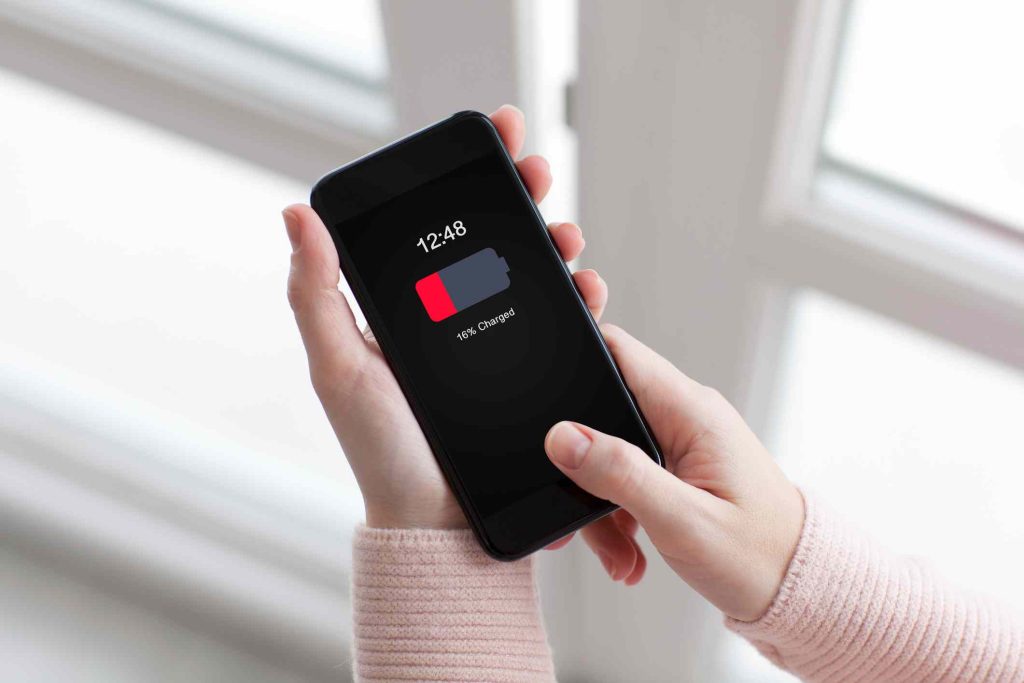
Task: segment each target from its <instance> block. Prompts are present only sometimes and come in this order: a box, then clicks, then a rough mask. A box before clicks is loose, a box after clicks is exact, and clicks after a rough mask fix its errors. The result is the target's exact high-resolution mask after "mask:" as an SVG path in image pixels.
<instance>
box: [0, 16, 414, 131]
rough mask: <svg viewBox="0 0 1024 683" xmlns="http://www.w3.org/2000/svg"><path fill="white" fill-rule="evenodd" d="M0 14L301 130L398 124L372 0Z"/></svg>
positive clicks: (24, 26)
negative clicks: (388, 90) (389, 89)
mask: <svg viewBox="0 0 1024 683" xmlns="http://www.w3.org/2000/svg"><path fill="white" fill-rule="evenodd" d="M5 16H9V17H11V18H13V19H14V22H15V24H16V25H17V26H18V27H19V30H28V31H30V32H33V33H36V34H38V35H40V36H42V37H44V38H45V39H47V40H53V39H55V40H56V41H58V42H59V43H63V44H67V45H71V46H74V47H75V48H77V49H84V50H85V51H86V53H87V54H89V55H90V56H91V55H96V54H99V55H103V56H104V57H105V58H107V59H112V60H113V61H114V62H118V63H122V64H125V65H127V66H128V68H130V69H132V70H137V71H141V72H143V73H144V74H145V75H146V77H147V80H151V81H152V82H154V83H159V82H164V81H166V82H168V83H172V84H174V85H175V86H177V87H181V86H184V87H186V88H187V89H189V91H190V92H199V93H201V94H202V95H203V96H204V97H207V98H212V99H215V100H221V101H226V102H229V103H231V104H233V105H235V106H238V105H241V106H242V107H243V108H244V109H247V110H249V111H251V112H253V113H254V114H255V113H258V114H259V115H263V116H271V117H274V118H276V119H277V120H279V121H282V122H284V123H285V124H286V125H288V126H290V127H292V128H295V129H299V130H304V131H306V132H307V133H308V132H312V133H314V134H316V133H319V134H321V135H324V134H325V133H330V134H333V135H338V131H339V130H341V131H344V132H347V133H348V134H349V135H350V136H361V137H362V138H365V139H369V140H371V141H382V140H383V139H384V138H385V137H386V136H387V135H388V134H389V133H390V132H391V131H392V129H393V127H394V125H395V112H394V107H393V103H392V101H391V97H390V96H389V94H388V92H387V79H388V68H387V60H386V58H385V50H384V39H383V30H382V24H381V17H380V12H379V6H378V3H377V2H376V0H344V1H342V0H338V1H337V2H330V1H329V0H296V1H295V2H287V3H274V2H271V1H270V0H259V1H258V2H243V1H242V0H213V1H210V2H204V1H201V0H94V1H93V2H89V3H81V2H76V1H75V0H54V1H53V2H48V3H37V2H32V0H6V2H4V3H2V4H0V18H3V17H5ZM147 85H148V84H147ZM171 97H173V98H174V99H175V100H178V101H180V93H177V92H175V93H174V94H173V95H171ZM163 106H165V107H166V106H167V104H166V102H163Z"/></svg>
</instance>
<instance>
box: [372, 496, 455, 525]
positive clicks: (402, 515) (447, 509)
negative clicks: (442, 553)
mask: <svg viewBox="0 0 1024 683" xmlns="http://www.w3.org/2000/svg"><path fill="white" fill-rule="evenodd" d="M365 510H366V526H367V527H369V528H371V529H466V528H468V527H469V524H468V523H467V522H466V516H465V515H463V514H462V510H461V509H460V508H459V506H458V505H457V504H456V503H455V501H454V500H453V501H451V503H450V504H444V505H441V506H430V507H422V506H403V505H394V504H391V505H371V504H370V503H369V502H367V503H366V504H365Z"/></svg>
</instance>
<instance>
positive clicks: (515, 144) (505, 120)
mask: <svg viewBox="0 0 1024 683" xmlns="http://www.w3.org/2000/svg"><path fill="white" fill-rule="evenodd" d="M491 123H493V124H494V127H495V128H497V129H498V135H500V136H501V139H502V141H503V142H504V143H505V148H506V149H507V150H508V155H509V156H510V157H512V158H513V159H515V158H517V157H518V156H519V153H520V152H521V151H523V141H524V140H525V139H526V117H525V116H523V112H521V111H520V110H519V109H518V108H517V107H514V106H512V105H511V104H503V105H501V106H500V107H498V110H497V111H496V112H494V113H493V114H491Z"/></svg>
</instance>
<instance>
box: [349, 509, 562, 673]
mask: <svg viewBox="0 0 1024 683" xmlns="http://www.w3.org/2000/svg"><path fill="white" fill-rule="evenodd" d="M352 594H353V602H354V622H355V656H354V658H353V659H354V661H355V667H356V676H357V678H358V679H359V680H393V679H398V678H401V679H417V680H445V681H484V680H486V681H538V680H542V681H550V680H554V672H553V668H552V664H551V654H550V651H549V649H548V645H547V637H546V634H545V632H544V627H543V622H542V621H541V613H540V604H539V600H538V595H537V589H536V582H535V581H534V568H533V561H532V559H529V558H528V559H525V560H520V561H518V562H498V561H496V560H493V559H491V558H490V557H488V556H487V555H486V554H484V552H483V551H482V550H481V549H480V547H479V545H478V544H477V542H476V540H475V539H474V537H473V535H472V532H471V531H468V530H427V529H370V528H368V527H365V526H360V527H359V528H358V529H357V531H356V536H355V541H354V552H353V585H352Z"/></svg>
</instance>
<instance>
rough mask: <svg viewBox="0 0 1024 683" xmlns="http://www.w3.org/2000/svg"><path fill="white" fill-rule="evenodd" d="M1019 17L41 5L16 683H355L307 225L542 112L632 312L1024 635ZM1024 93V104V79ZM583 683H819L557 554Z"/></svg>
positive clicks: (980, 6)
mask: <svg viewBox="0 0 1024 683" xmlns="http://www.w3.org/2000/svg"><path fill="white" fill-rule="evenodd" d="M1022 25H1024V6H1022V5H1021V3H1020V2H1018V1H1016V0H977V1H976V2H971V3H965V2H954V1H953V0H948V1H947V0H938V1H936V0H889V1H883V0H853V1H849V2H846V1H841V0H819V1H817V2H814V1H810V0H808V1H806V2H805V1H802V0H769V1H764V2H747V1H744V0H726V1H723V0H679V1H677V2H644V3H616V2H611V1H608V2H580V3H578V4H577V3H574V2H572V1H571V0H547V1H545V2H541V0H493V1H491V2H487V3H482V2H472V1H471V0H461V1H459V0H439V1H435V2H431V3H418V2H413V1H412V0H406V1H402V0H290V1H289V2H286V3H280V2H272V1H271V0H88V2H85V1H83V0H45V1H43V2H40V1H38V0H0V122H2V129H0V203H2V206H3V211H2V219H0V227H2V242H0V313H2V317H0V320H2V323H0V614H3V626H2V627H0V679H2V680H5V681H6V680H11V681H15V680H17V681H105V682H107V681H138V680H153V681H196V680H218V681H236V680H237V681H337V680H347V679H348V678H349V677H350V674H349V652H348V650H349V640H350V639H349V635H350V625H349V607H348V597H347V595H348V587H347V582H348V568H349V559H350V555H349V539H350V535H351V530H352V528H353V526H354V524H356V523H357V522H358V521H359V520H360V519H361V516H362V506H361V502H360V500H359V496H358V491H357V489H356V488H355V485H354V482H353V479H352V477H351V474H350V472H349V470H348V467H347V465H346V463H345V459H344V457H343V455H342V454H341V452H340V451H339V448H338V446H337V443H336V441H335V439H334V436H333V434H332V433H331V430H330V428H329V426H328V424H327V422H326V420H325V419H324V417H323V415H322V413H321V410H320V408H319V405H318V403H317V401H316V399H315V397H314V395H313V392H312V390H311V388H310V387H309V384H308V379H307V372H306V367H305V359H304V355H303V352H302V349H301V344H300V342H299V338H298V335H297V333H296V331H295V329H294V325H293V322H292V319H291V314H290V311H289V310H288V306H287V303H286V300H285V279H286V275H287V269H288V245H287V239H286V238H285V234H284V230H283V228H282V225H281V220H280V215H279V212H280V209H281V208H282V207H284V206H285V205H286V204H288V203H290V202H294V201H303V200H305V198H306V197H307V193H308V189H309V187H310V185H311V183H312V182H313V181H314V180H315V179H316V178H317V177H319V175H321V174H322V173H323V172H325V171H327V170H329V169H331V168H333V167H335V166H337V165H339V164H341V163H343V162H346V161H349V160H351V159H353V158H355V157H357V156H359V155H361V154H363V153H365V152H367V151H369V150H372V149H373V148H375V147H377V146H379V145H380V144H382V143H385V142H388V141H389V140H390V139H392V138H394V137H396V136H398V135H401V134H404V133H407V132H410V131H412V130H415V129H416V128H418V127H421V126H423V125H425V124H427V123H430V122H431V121H433V120H435V119H438V118H441V117H443V116H446V115H448V114H450V113H452V112H454V111H457V110H461V109H470V108H472V109H479V110H482V111H485V112H486V111H490V110H493V109H494V108H496V107H497V106H498V105H500V104H501V103H503V102H512V103H516V104H518V105H519V106H520V107H521V108H522V109H523V110H524V111H525V112H526V114H527V118H528V123H529V138H528V145H527V148H528V149H527V151H529V152H540V153H543V154H545V155H547V156H548V158H549V159H550V160H551V162H552V166H553V170H554V174H555V185H554V188H553V190H552V193H551V196H550V197H549V198H548V199H547V200H546V201H545V202H544V204H543V205H542V207H541V209H542V212H543V213H544V215H545V217H546V218H548V219H549V220H577V221H579V222H580V223H581V224H582V225H583V226H584V229H585V231H586V235H587V240H588V244H589V247H588V250H587V252H586V253H585V254H584V257H583V259H582V265H585V266H587V267H595V268H597V269H599V270H600V271H601V273H602V275H603V276H604V277H605V279H606V280H608V282H609V284H610V286H611V303H610V307H609V310H608V314H607V319H608V320H610V321H613V322H616V323H618V324H620V325H622V326H624V327H626V328H627V329H629V330H630V331H631V332H633V334H635V335H636V336H638V337H640V338H641V339H643V340H645V341H646V342H647V343H649V344H650V345H652V346H653V347H655V348H656V349H658V350H659V351H660V352H661V353H663V354H664V355H666V356H667V357H668V358H670V359H671V360H672V361H673V362H675V363H677V364H678V365H679V366H680V367H681V368H683V369H684V370H685V371H687V372H688V373H689V374H691V375H693V376H694V377H696V378H697V379H699V380H701V381H702V382H705V383H710V384H713V385H715V386H717V387H718V388H719V389H721V390H722V392H723V393H724V394H725V395H726V396H728V397H729V398H730V399H731V400H732V401H733V402H734V403H735V404H736V405H737V406H738V407H739V408H740V410H741V411H742V412H743V413H744V415H745V416H746V418H747V419H748V420H749V421H750V422H751V424H752V425H753V426H754V427H755V429H756V430H757V431H758V432H759V434H761V435H762V437H763V438H764V440H765V441H766V443H767V444H768V445H769V447H770V448H771V449H772V451H773V452H774V453H775V454H776V456H777V457H778V458H779V460H780V461H781V463H782V464H783V466H784V468H785V469H786V470H787V472H788V473H789V474H790V475H791V476H792V477H793V478H794V479H795V480H796V481H798V482H799V483H800V484H801V485H803V486H805V487H807V488H808V489H810V490H813V491H815V492H816V493H817V494H818V495H819V496H821V497H822V498H824V499H826V500H828V501H829V502H830V503H831V504H832V505H833V506H834V507H837V508H839V509H840V510H841V511H842V512H844V513H845V514H847V515H848V516H849V517H851V518H854V519H855V520H856V521H857V522H858V523H859V524H860V525H861V526H862V527H864V528H866V529H867V530H869V531H870V532H872V533H873V534H875V535H876V536H878V537H880V538H881V539H882V540H883V541H884V542H886V543H887V544H889V545H890V546H892V547H894V548H897V549H899V550H901V551H904V552H907V553H911V554H915V555H919V556H922V557H924V558H926V559H927V560H928V561H931V562H933V563H934V564H935V565H937V566H938V567H939V568H940V569H941V570H942V571H943V572H944V573H945V574H947V575H948V576H949V577H951V578H952V579H953V580H954V581H956V582H958V583H960V584H961V585H964V586H968V587H972V588H976V589H979V590H983V591H986V592H989V593H991V594H993V595H995V596H996V597H997V598H999V599H1000V600H1003V601H1006V602H1009V603H1012V604H1015V605H1017V606H1020V607H1024V585H1022V584H1021V583H1020V581H1019V577H1020V575H1021V572H1022V571H1024V499H1022V497H1021V496H1020V493H1019V489H1020V480H1021V478H1022V477H1024V89H1021V88H1020V86H1019V79H1020V73H1019V66H1020V64H1022V63H1024V43H1022V42H1021V41H1020V39H1019V29H1020V27H1021V26H1022ZM1014 83H1017V85H1014ZM542 579H543V597H544V605H545V609H546V611H547V613H548V626H549V632H550V635H551V639H552V642H553V644H554V648H555V656H556V661H557V666H558V670H559V674H560V679H561V680H564V681H620V680H630V681H662V680H692V681H718V680H729V681H771V680H778V681H782V680H788V679H787V677H786V676H784V675H783V674H781V673H779V672H777V671H775V670H774V669H773V668H772V667H771V666H770V665H769V664H767V663H766V662H765V661H764V660H761V659H760V658H759V657H758V656H757V655H756V653H754V651H753V650H752V649H751V648H749V646H747V645H745V644H744V643H743V642H742V641H740V640H739V639H738V638H736V637H734V636H732V635H730V634H728V633H727V632H726V631H725V629H724V628H723V627H722V625H721V617H720V615H719V614H717V613H716V612H715V611H714V610H713V609H711V608H709V607H708V606H707V605H705V604H704V603H703V602H702V601H701V600H700V599H699V598H698V597H697V596H696V595H695V594H693V593H692V591H690V590H689V589H688V588H687V587H686V586H685V585H683V584H682V583H681V582H679V581H678V580H677V579H676V577H675V575H674V574H672V573H671V572H670V571H668V570H666V569H665V568H664V567H663V566H662V565H661V563H660V562H658V561H655V562H654V563H653V567H652V569H651V571H650V572H649V576H648V577H647V579H646V580H645V581H644V582H643V584H641V585H640V586H638V587H636V588H625V587H623V586H621V585H619V584H615V585H613V584H611V583H610V582H609V581H607V579H606V577H605V575H604V573H603V571H602V570H601V568H600V565H599V563H598V562H596V561H593V558H591V557H590V553H589V551H588V550H586V548H585V547H584V546H583V545H582V543H581V542H580V541H574V542H573V543H572V544H571V545H570V546H569V548H567V549H566V550H564V551H561V552H558V553H550V554H544V556H543V558H542Z"/></svg>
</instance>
